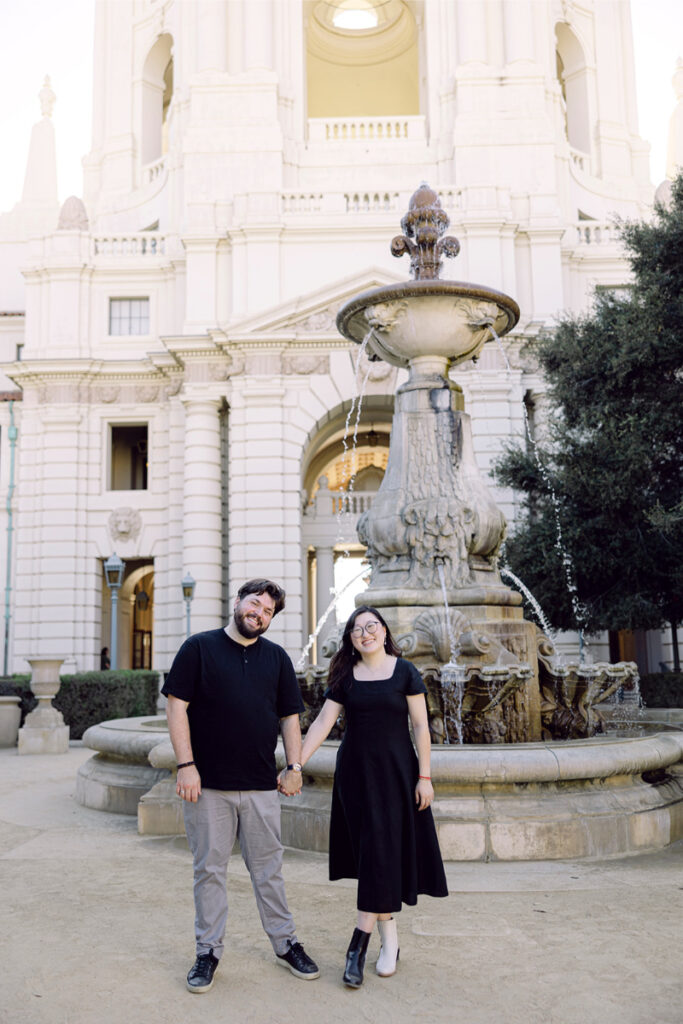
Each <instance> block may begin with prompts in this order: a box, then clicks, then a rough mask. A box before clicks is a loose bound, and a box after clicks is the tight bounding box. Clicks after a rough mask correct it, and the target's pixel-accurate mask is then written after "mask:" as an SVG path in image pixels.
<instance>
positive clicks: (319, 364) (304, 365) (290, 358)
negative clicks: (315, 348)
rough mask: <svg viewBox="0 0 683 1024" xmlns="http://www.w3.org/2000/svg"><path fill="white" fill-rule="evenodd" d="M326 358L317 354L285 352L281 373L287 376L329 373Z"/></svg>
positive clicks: (328, 362) (327, 359)
mask: <svg viewBox="0 0 683 1024" xmlns="http://www.w3.org/2000/svg"><path fill="white" fill-rule="evenodd" d="M329 369H330V361H329V358H328V356H326V355H321V354H320V353H319V352H286V353H285V354H284V355H283V357H282V371H283V373H288V374H295V373H296V374H301V375H302V376H303V375H304V374H306V375H308V374H313V373H329Z"/></svg>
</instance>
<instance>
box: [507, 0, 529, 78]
mask: <svg viewBox="0 0 683 1024" xmlns="http://www.w3.org/2000/svg"><path fill="white" fill-rule="evenodd" d="M503 41H504V44H505V63H506V64H514V63H515V62H517V61H533V59H534V25H533V19H532V15H531V3H530V0H503Z"/></svg>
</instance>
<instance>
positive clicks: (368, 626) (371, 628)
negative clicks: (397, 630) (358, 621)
mask: <svg viewBox="0 0 683 1024" xmlns="http://www.w3.org/2000/svg"><path fill="white" fill-rule="evenodd" d="M381 625H382V623H381V622H377V621H376V620H375V621H374V622H366V623H365V625H364V626H354V627H353V629H352V630H351V636H354V637H355V638H356V640H360V638H361V637H362V635H363V633H369V634H370V636H374V635H375V633H376V632H377V630H378V629H379V627H380V626H381Z"/></svg>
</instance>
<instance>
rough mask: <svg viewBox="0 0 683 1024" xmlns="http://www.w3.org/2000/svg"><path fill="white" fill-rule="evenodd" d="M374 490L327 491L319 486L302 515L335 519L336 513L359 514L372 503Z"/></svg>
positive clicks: (365, 510) (312, 517)
mask: <svg viewBox="0 0 683 1024" xmlns="http://www.w3.org/2000/svg"><path fill="white" fill-rule="evenodd" d="M376 493H377V492H376V491H343V492H340V491H329V490H327V489H326V488H325V489H324V490H323V489H322V488H320V489H319V490H318V492H317V494H316V496H315V498H314V499H313V501H312V502H311V504H310V505H307V506H306V507H305V508H304V516H306V517H307V518H311V519H326V518H328V519H336V517H337V516H338V515H340V514H341V515H344V514H348V515H352V516H360V515H362V514H363V512H367V510H368V509H369V508H370V506H371V505H372V500H373V498H374V497H375V495H376Z"/></svg>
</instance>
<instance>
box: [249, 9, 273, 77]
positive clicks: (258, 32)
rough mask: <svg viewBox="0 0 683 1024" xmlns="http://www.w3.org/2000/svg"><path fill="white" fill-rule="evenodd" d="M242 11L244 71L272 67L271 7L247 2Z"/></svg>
mask: <svg viewBox="0 0 683 1024" xmlns="http://www.w3.org/2000/svg"><path fill="white" fill-rule="evenodd" d="M243 11H244V15H243V17H244V69H245V71H249V69H250V68H268V69H269V70H271V69H272V67H273V5H272V3H271V0H259V2H258V3H254V0H247V2H246V3H245V4H244V7H243Z"/></svg>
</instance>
